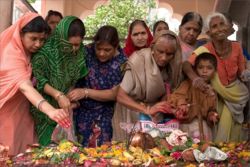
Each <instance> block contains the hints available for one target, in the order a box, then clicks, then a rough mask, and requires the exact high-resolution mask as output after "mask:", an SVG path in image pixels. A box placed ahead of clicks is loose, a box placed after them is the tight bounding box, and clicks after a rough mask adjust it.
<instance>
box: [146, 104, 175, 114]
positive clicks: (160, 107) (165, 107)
mask: <svg viewBox="0 0 250 167" xmlns="http://www.w3.org/2000/svg"><path fill="white" fill-rule="evenodd" d="M158 112H163V113H172V108H171V105H170V104H169V103H168V102H167V101H162V102H159V103H156V104H155V105H153V106H152V107H150V108H149V111H148V113H146V114H148V115H152V116H153V115H155V114H156V113H158Z"/></svg>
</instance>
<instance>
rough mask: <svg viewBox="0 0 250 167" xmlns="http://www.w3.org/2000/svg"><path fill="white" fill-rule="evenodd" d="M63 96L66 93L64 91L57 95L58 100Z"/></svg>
mask: <svg viewBox="0 0 250 167" xmlns="http://www.w3.org/2000/svg"><path fill="white" fill-rule="evenodd" d="M62 96H64V94H63V93H59V94H58V95H56V98H55V99H56V100H57V101H58V99H59V98H60V97H62Z"/></svg>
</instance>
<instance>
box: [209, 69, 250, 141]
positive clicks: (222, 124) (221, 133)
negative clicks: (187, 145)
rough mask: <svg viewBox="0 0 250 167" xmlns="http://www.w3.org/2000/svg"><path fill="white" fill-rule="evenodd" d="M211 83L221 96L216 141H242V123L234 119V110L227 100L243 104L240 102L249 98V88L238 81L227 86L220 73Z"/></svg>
mask: <svg viewBox="0 0 250 167" xmlns="http://www.w3.org/2000/svg"><path fill="white" fill-rule="evenodd" d="M211 84H212V86H213V88H214V89H215V90H216V92H217V93H218V94H219V96H220V97H219V99H218V107H217V109H218V113H219V115H220V120H219V123H218V130H217V134H216V137H215V141H216V142H220V141H226V142H228V141H240V140H241V124H240V123H237V121H236V120H234V119H233V113H232V110H230V108H229V107H228V105H226V102H227V103H236V105H237V104H238V105H241V104H240V102H242V101H247V100H248V92H247V91H246V90H247V88H246V87H245V86H244V84H243V83H240V84H239V82H238V83H237V81H235V82H233V83H232V84H230V85H228V86H226V87H225V86H223V85H222V83H221V82H220V80H219V77H218V74H216V75H215V76H214V78H213V79H212V81H211ZM242 112H243V111H242Z"/></svg>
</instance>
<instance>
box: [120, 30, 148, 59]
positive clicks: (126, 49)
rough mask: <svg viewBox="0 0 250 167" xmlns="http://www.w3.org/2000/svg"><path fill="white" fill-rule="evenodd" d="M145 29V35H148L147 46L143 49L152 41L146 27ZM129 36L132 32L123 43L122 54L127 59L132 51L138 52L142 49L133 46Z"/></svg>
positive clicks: (130, 32) (130, 33) (129, 34)
mask: <svg viewBox="0 0 250 167" xmlns="http://www.w3.org/2000/svg"><path fill="white" fill-rule="evenodd" d="M145 28H146V31H147V34H148V39H147V44H146V46H145V47H143V48H148V47H149V46H150V44H151V42H152V40H153V36H152V34H151V32H150V30H149V28H148V27H145ZM131 35H132V31H129V33H128V37H127V39H126V43H125V47H124V53H125V55H126V56H127V57H129V56H130V55H131V54H132V53H133V52H134V51H136V50H139V49H142V48H137V47H136V46H135V45H134V44H133V41H132V38H131Z"/></svg>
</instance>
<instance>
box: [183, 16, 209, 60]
mask: <svg viewBox="0 0 250 167" xmlns="http://www.w3.org/2000/svg"><path fill="white" fill-rule="evenodd" d="M202 26H203V20H202V17H201V16H200V14H198V13H195V12H188V13H186V14H185V15H184V16H183V18H182V20H181V25H180V26H179V38H180V42H181V49H182V60H183V61H185V60H187V58H188V57H189V56H190V55H191V54H192V52H193V51H194V50H195V49H196V48H198V47H199V46H201V45H202V44H204V43H205V42H204V41H199V40H197V38H198V36H199V35H200V33H201V31H202Z"/></svg>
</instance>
